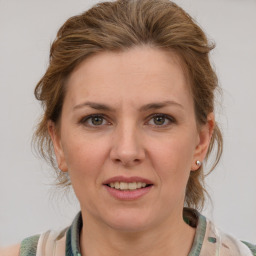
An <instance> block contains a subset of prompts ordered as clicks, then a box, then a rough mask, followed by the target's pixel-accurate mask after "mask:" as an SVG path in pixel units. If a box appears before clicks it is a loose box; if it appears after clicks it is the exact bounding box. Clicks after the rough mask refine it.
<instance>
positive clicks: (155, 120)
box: [148, 114, 175, 126]
mask: <svg viewBox="0 0 256 256" xmlns="http://www.w3.org/2000/svg"><path fill="white" fill-rule="evenodd" d="M172 123H175V119H174V118H173V117H171V116H169V115H166V114H155V115H153V116H152V117H151V119H150V121H149V122H148V124H150V125H154V126H168V125H170V124H172Z"/></svg>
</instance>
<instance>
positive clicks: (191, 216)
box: [66, 208, 207, 256]
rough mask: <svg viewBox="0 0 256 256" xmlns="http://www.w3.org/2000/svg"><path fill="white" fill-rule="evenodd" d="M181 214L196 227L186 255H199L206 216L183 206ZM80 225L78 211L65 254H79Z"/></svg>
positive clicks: (68, 233) (80, 219) (74, 255)
mask: <svg viewBox="0 0 256 256" xmlns="http://www.w3.org/2000/svg"><path fill="white" fill-rule="evenodd" d="M183 215H184V220H185V221H186V222H187V223H188V224H189V225H191V226H192V227H196V234H195V237H194V241H193V244H192V248H191V250H190V252H189V254H188V256H199V255H200V252H201V249H202V245H203V241H204V237H205V232H206V225H207V222H206V218H205V217H204V216H203V215H201V214H200V213H199V212H198V211H197V210H195V209H192V208H184V213H183ZM82 227H83V221H82V214H81V212H79V213H78V214H77V215H76V217H75V219H74V220H73V223H72V225H71V226H70V227H69V229H68V231H67V239H66V256H81V250H80V243H79V241H80V232H81V230H82Z"/></svg>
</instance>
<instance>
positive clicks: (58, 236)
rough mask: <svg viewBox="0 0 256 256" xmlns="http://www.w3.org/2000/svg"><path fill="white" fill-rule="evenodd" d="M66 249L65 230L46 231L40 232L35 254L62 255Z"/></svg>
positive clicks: (45, 255)
mask: <svg viewBox="0 0 256 256" xmlns="http://www.w3.org/2000/svg"><path fill="white" fill-rule="evenodd" d="M65 249H66V230H64V231H62V232H56V231H51V230H49V231H47V232H45V233H43V234H41V236H40V238H39V240H38V245H37V252H36V256H63V255H65Z"/></svg>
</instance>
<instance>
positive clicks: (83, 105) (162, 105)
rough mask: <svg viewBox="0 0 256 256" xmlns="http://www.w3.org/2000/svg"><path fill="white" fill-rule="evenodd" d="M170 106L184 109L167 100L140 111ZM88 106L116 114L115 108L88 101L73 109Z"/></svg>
mask: <svg viewBox="0 0 256 256" xmlns="http://www.w3.org/2000/svg"><path fill="white" fill-rule="evenodd" d="M170 105H175V106H177V107H180V108H182V109H183V106H182V105H181V104H179V103H178V102H175V101H172V100H167V101H163V102H152V103H149V104H146V105H144V106H141V107H140V108H139V111H140V112H144V111H148V110H152V109H160V108H163V107H166V106H170ZM87 106H88V107H91V108H93V109H97V110H102V111H111V112H115V109H114V108H112V107H110V106H108V105H106V104H101V103H96V102H91V101H87V102H84V103H82V104H78V105H76V106H74V108H73V109H74V110H76V109H80V108H83V107H87Z"/></svg>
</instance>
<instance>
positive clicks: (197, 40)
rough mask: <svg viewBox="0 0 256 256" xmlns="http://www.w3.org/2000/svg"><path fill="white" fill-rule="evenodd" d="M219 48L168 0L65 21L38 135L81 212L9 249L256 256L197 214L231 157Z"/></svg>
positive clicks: (109, 5)
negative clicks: (214, 62)
mask: <svg viewBox="0 0 256 256" xmlns="http://www.w3.org/2000/svg"><path fill="white" fill-rule="evenodd" d="M212 48H213V46H211V45H209V43H208V41H207V39H206V37H205V34H204V33H203V31H202V30H201V29H200V28H199V27H198V26H197V25H196V24H195V23H194V22H193V20H192V19H191V17H190V16H189V15H188V14H187V13H185V12H184V11H183V10H182V9H181V8H179V7H178V6H176V5H175V4H174V3H172V2H170V1H166V0H156V1H152V0H141V1H139V0H138V1H115V2H105V3H102V4H98V5H96V6H95V7H93V8H92V9H90V10H89V11H87V12H85V13H83V14H82V15H79V16H76V17H72V18H70V19H69V20H68V21H67V22H66V23H65V24H64V25H63V26H62V27H61V28H60V30H59V32H58V35H57V38H56V40H55V42H54V43H53V45H52V48H51V55H50V56H51V57H50V65H49V68H48V70H47V71H46V73H45V75H44V76H43V78H42V79H41V80H40V81H39V83H38V85H37V87H36V89H35V95H36V98H37V99H38V100H40V101H41V102H42V104H43V106H44V110H45V112H44V117H43V119H42V121H41V122H40V124H39V126H38V129H37V132H36V134H35V138H36V142H37V143H38V145H39V147H40V149H41V153H42V155H43V156H44V157H45V158H46V159H48V160H49V161H50V162H51V163H52V165H53V166H54V167H55V168H56V169H57V173H58V178H59V183H60V184H62V185H64V186H68V185H69V184H70V183H71V185H72V187H73V188H74V191H75V193H76V196H77V198H78V200H79V202H80V206H81V213H79V214H78V215H77V216H76V218H75V220H74V222H73V224H72V225H71V226H70V227H68V228H66V229H64V230H63V231H62V232H53V231H50V232H46V233H44V234H42V235H41V236H34V237H31V238H27V239H25V240H24V241H22V243H21V245H19V246H17V247H15V248H12V249H11V250H13V251H10V250H9V252H8V253H9V255H22V256H23V255H64V254H66V255H88V256H90V255H111V256H112V255H128V254H129V255H130V254H133V255H190V256H192V255H256V252H255V250H256V248H255V246H253V245H251V244H249V243H245V242H240V241H238V240H236V239H234V238H232V237H230V236H228V235H226V234H223V233H221V232H220V231H219V230H218V229H217V228H216V227H215V226H214V224H213V223H211V222H210V221H208V220H206V219H205V217H203V216H202V215H200V214H199V213H198V212H197V211H196V210H195V209H200V208H201V207H202V206H203V203H204V194H205V189H204V186H203V181H204V174H203V162H204V160H206V159H207V157H208V156H209V155H210V154H211V153H212V150H213V146H214V144H216V145H217V154H216V156H215V158H216V161H215V164H214V166H213V168H214V167H215V165H216V164H217V163H218V161H219V159H220V156H221V152H222V136H221V133H220V131H219V128H218V126H217V123H216V121H215V118H214V91H215V90H216V89H217V88H218V84H217V78H216V75H215V73H214V71H213V69H212V67H211V65H210V63H209V56H208V54H209V52H210V50H211V49H212ZM54 154H55V157H56V161H55V157H54ZM184 206H187V207H189V208H184Z"/></svg>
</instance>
